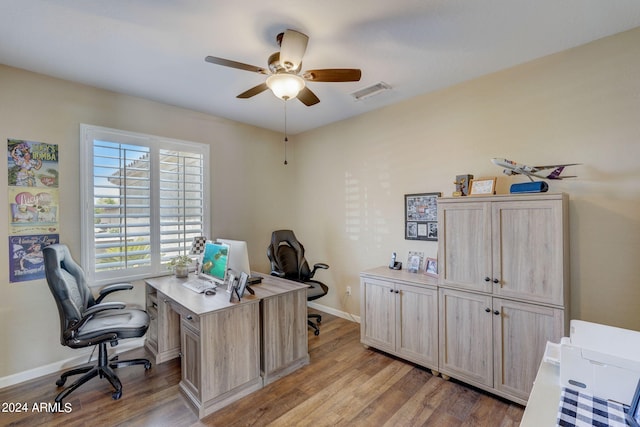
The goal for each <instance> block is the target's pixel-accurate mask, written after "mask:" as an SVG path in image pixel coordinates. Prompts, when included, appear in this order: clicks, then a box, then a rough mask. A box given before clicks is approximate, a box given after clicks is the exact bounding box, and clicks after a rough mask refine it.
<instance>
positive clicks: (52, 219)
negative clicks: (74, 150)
mask: <svg viewBox="0 0 640 427" xmlns="http://www.w3.org/2000/svg"><path fill="white" fill-rule="evenodd" d="M58 160H59V159H58V145H57V144H47V143H44V142H33V141H26V140H22V139H7V164H8V172H7V173H8V182H9V188H8V191H7V194H8V197H9V200H8V205H7V209H8V214H9V233H8V234H9V282H11V283H14V282H25V281H28V280H37V279H42V278H44V258H43V256H42V248H44V247H45V246H48V245H51V244H53V243H58V242H59V240H60V238H59V235H58V234H57V233H59V209H58V208H59V197H58V174H59V163H58Z"/></svg>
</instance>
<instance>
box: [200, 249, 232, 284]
mask: <svg viewBox="0 0 640 427" xmlns="http://www.w3.org/2000/svg"><path fill="white" fill-rule="evenodd" d="M228 266H229V246H228V245H225V244H223V243H211V242H207V243H206V244H205V246H204V254H203V255H202V268H201V274H202V275H204V276H205V277H206V278H210V279H211V280H213V281H214V282H216V283H218V284H220V285H223V284H224V280H225V278H226V277H227V269H228Z"/></svg>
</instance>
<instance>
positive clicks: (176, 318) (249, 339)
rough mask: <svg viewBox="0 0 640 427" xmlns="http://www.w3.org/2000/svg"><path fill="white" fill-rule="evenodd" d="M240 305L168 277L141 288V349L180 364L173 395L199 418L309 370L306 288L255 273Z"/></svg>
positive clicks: (221, 294) (226, 296)
mask: <svg viewBox="0 0 640 427" xmlns="http://www.w3.org/2000/svg"><path fill="white" fill-rule="evenodd" d="M253 274H254V275H260V276H262V277H263V281H262V283H261V284H258V285H254V286H252V289H253V290H254V291H255V295H251V294H249V293H248V292H246V293H245V295H244V296H243V298H242V301H241V302H238V301H237V298H235V297H234V300H233V302H229V294H228V293H227V292H225V291H224V290H221V289H220V290H218V292H217V294H216V295H212V296H206V295H204V294H198V293H196V292H193V291H191V290H189V289H187V288H185V287H184V286H182V285H181V283H182V282H184V281H185V280H186V279H178V278H176V277H173V276H165V277H158V278H152V279H147V280H146V284H147V287H146V297H147V301H146V305H147V311H148V313H149V315H150V317H151V323H150V325H149V330H148V333H147V339H146V341H145V346H146V347H147V348H148V349H149V350H150V351H151V352H152V353H153V354H154V355H155V361H156V363H162V362H164V361H167V360H171V359H174V358H176V357H179V356H181V357H182V380H181V381H180V390H181V391H182V392H183V393H184V394H185V396H186V397H187V400H188V401H189V402H190V403H191V404H192V405H193V406H194V407H195V409H196V411H197V412H198V416H199V417H200V418H203V417H204V416H206V415H209V414H211V413H212V412H215V411H217V410H218V409H220V408H222V407H224V406H226V405H228V404H229V403H231V402H234V401H236V400H238V399H240V398H242V397H244V396H246V395H248V394H250V393H252V392H254V391H256V390H258V389H260V388H262V387H263V386H264V385H266V384H269V383H270V382H273V381H275V380H276V379H278V378H280V377H282V376H284V375H287V374H289V373H291V372H293V371H294V370H296V369H298V368H300V367H301V366H304V365H306V364H308V363H309V352H308V346H307V305H306V304H307V286H306V285H303V284H300V283H296V282H292V281H289V280H283V279H279V278H277V277H273V276H268V275H266V274H262V273H253Z"/></svg>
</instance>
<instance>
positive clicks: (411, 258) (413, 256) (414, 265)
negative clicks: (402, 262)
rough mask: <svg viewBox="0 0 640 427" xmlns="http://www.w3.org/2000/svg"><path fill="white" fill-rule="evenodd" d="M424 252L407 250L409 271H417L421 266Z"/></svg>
mask: <svg viewBox="0 0 640 427" xmlns="http://www.w3.org/2000/svg"><path fill="white" fill-rule="evenodd" d="M423 259H424V252H415V251H409V254H408V255H407V270H408V271H409V273H417V272H418V271H420V267H422V260H423Z"/></svg>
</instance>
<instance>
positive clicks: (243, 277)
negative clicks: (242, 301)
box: [238, 271, 249, 298]
mask: <svg viewBox="0 0 640 427" xmlns="http://www.w3.org/2000/svg"><path fill="white" fill-rule="evenodd" d="M248 280H249V275H248V274H247V273H245V272H244V271H243V272H242V273H240V279H238V297H239V298H242V296H243V295H244V291H245V289H247V281H248Z"/></svg>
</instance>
